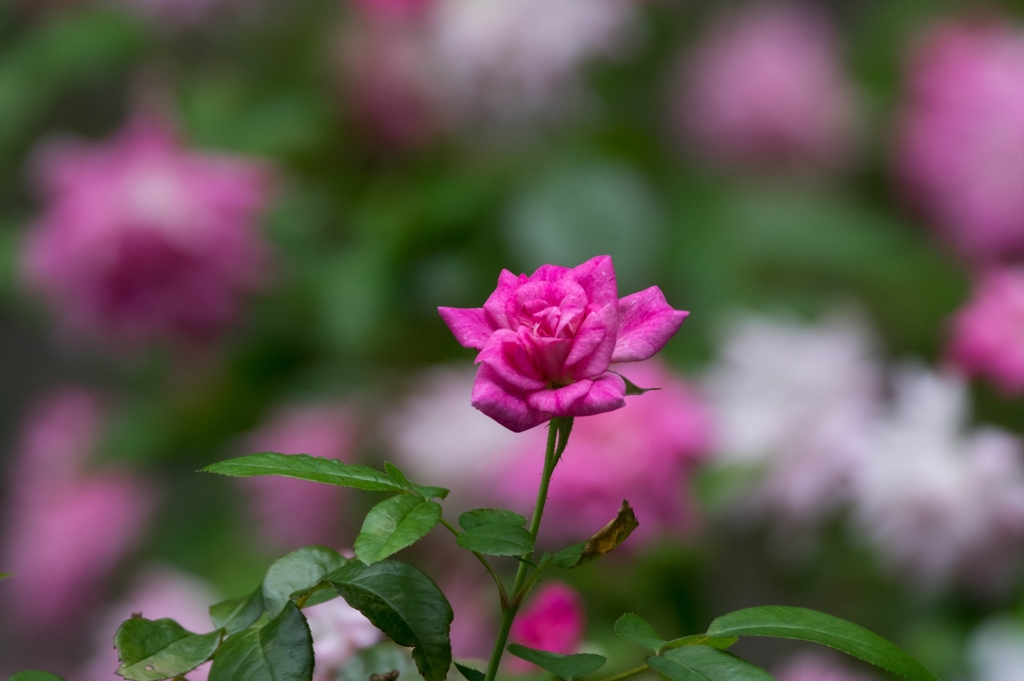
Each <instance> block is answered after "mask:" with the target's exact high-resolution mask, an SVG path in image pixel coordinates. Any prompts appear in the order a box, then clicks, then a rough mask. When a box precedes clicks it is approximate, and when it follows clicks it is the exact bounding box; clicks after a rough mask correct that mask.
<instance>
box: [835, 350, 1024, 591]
mask: <svg viewBox="0 0 1024 681" xmlns="http://www.w3.org/2000/svg"><path fill="white" fill-rule="evenodd" d="M894 390H895V402H894V404H893V408H892V410H891V413H890V414H888V415H887V417H886V418H884V419H882V420H881V422H880V423H878V424H877V426H876V428H875V433H874V437H873V438H872V442H871V443H870V445H869V447H868V450H867V456H866V457H865V459H864V460H863V462H862V463H861V464H860V466H859V467H858V470H857V477H856V480H855V482H856V485H855V507H854V512H855V520H856V522H857V525H858V527H859V529H860V530H861V532H862V533H863V534H864V535H865V536H866V537H867V538H868V539H869V540H870V541H871V542H872V543H873V544H874V545H875V546H876V547H877V548H878V550H879V552H880V553H881V554H882V556H883V558H884V560H885V562H886V563H887V564H888V566H889V567H890V568H892V569H893V570H894V571H895V572H898V573H900V574H902V575H904V576H906V577H907V578H908V579H911V580H913V584H914V585H915V586H918V587H921V588H923V589H941V588H945V587H948V586H951V585H953V584H954V583H961V584H964V585H966V586H968V587H971V589H972V590H974V591H977V592H979V593H981V594H983V595H998V594H1000V593H1004V592H1005V591H1006V589H1008V588H1010V587H1012V585H1013V583H1014V581H1015V580H1016V579H1017V578H1018V575H1019V572H1018V569H1019V567H1020V566H1021V564H1022V563H1021V559H1022V558H1024V442H1022V441H1021V440H1020V438H1018V437H1015V436H1013V435H1012V434H1010V433H1008V432H1005V431H1002V430H999V429H997V428H993V427H987V428H983V429H978V430H975V431H968V430H966V428H965V424H966V422H967V417H968V411H969V405H968V393H967V390H966V386H965V385H964V384H963V382H962V381H961V380H959V379H958V378H957V377H955V376H950V375H937V374H933V373H931V372H929V371H926V370H923V369H920V368H914V367H907V368H904V369H902V370H901V371H900V372H898V373H897V375H896V378H895V380H894Z"/></svg>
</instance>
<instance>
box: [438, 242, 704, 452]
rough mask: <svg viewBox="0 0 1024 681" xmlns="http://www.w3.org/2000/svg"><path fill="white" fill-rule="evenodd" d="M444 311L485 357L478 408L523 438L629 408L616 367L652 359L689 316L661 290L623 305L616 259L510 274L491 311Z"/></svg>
mask: <svg viewBox="0 0 1024 681" xmlns="http://www.w3.org/2000/svg"><path fill="white" fill-rule="evenodd" d="M438 312H440V314H441V317H442V319H444V321H445V323H446V324H448V327H449V328H450V329H451V331H452V333H453V334H454V335H455V338H456V339H457V340H458V341H459V343H461V344H462V346H463V347H467V348H474V349H476V350H479V351H480V353H479V354H478V355H477V358H476V363H477V364H479V365H480V369H479V371H478V372H477V377H476V383H475V384H474V385H473V395H472V404H473V406H474V407H476V408H477V409H479V410H480V411H482V412H483V413H485V414H487V415H488V416H490V417H491V418H493V419H494V420H495V421H497V422H498V423H500V424H501V425H503V426H505V427H506V428H508V429H509V430H513V431H515V432H521V431H524V430H528V429H530V428H533V427H534V426H537V425H540V424H541V423H544V422H545V421H549V420H551V419H552V418H555V417H563V416H588V415H592V414H600V413H603V412H606V411H612V410H615V409H620V408H622V407H624V406H626V399H625V397H626V384H625V382H624V381H623V380H622V377H621V376H619V375H618V374H617V373H614V372H611V371H609V370H608V366H609V365H610V363H611V362H638V361H640V360H644V359H648V358H649V357H652V356H653V355H654V354H655V353H657V352H658V351H659V350H661V348H662V347H664V345H665V343H667V342H668V341H669V339H670V338H672V336H673V335H675V333H676V331H678V330H679V327H680V326H681V325H682V323H683V320H684V319H685V318H686V315H687V314H689V313H688V312H683V311H680V310H674V309H672V307H671V306H670V305H669V304H668V302H667V301H666V300H665V296H664V294H662V292H661V290H660V289H659V288H658V287H657V286H652V287H651V288H649V289H646V290H644V291H640V292H639V293H634V294H632V295H629V296H626V297H624V298H621V299H620V298H619V294H618V287H617V286H616V283H615V269H614V267H613V266H612V259H611V257H609V256H607V255H601V256H597V257H594V258H591V259H590V260H588V261H587V262H585V263H583V264H582V265H578V266H577V267H575V268H572V269H570V268H567V267H559V266H557V265H542V266H541V267H540V268H538V269H537V271H536V272H534V273H533V274H532V275H531V276H529V277H527V276H526V275H525V274H521V275H519V276H518V277H517V276H516V275H514V274H512V273H511V272H509V271H508V270H502V271H501V274H500V275H499V277H498V288H497V289H495V291H494V293H492V294H491V295H490V297H489V298H488V299H487V301H486V302H485V303H484V306H483V307H479V308H453V307H441V308H438Z"/></svg>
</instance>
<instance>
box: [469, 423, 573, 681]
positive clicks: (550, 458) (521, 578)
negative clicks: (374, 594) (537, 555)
mask: <svg viewBox="0 0 1024 681" xmlns="http://www.w3.org/2000/svg"><path fill="white" fill-rule="evenodd" d="M559 425H560V420H559V419H553V420H552V421H551V424H550V425H549V426H548V446H547V449H546V450H545V452H544V474H543V475H542V476H541V479H540V489H538V490H537V503H536V504H535V505H534V508H533V517H532V518H530V537H532V538H533V540H534V541H536V540H537V531H538V530H539V529H540V519H541V516H543V515H544V505H545V504H546V503H547V500H548V486H549V485H550V484H551V474H552V473H553V472H554V470H555V463H557V457H556V449H555V445H556V444H558V431H559ZM564 449H565V443H564V442H563V443H562V446H561V447H560V450H559V451H561V450H564ZM528 557H529V556H524V558H528ZM529 569H530V566H529V565H527V564H526V563H525V562H522V561H520V563H519V569H518V570H517V571H516V579H515V582H513V584H512V593H513V594H517V597H516V598H515V599H514V600H513V601H512V602H511V603H509V604H508V605H507V606H506V607H505V609H504V610H503V611H502V613H501V628H500V629H499V630H498V639H497V640H496V641H495V642H494V649H493V650H492V651H491V661H490V662H489V663H488V665H487V676H486V677H485V679H484V681H494V679H495V677H496V676H497V675H498V665H500V664H501V656H502V655H503V654H504V652H505V644H506V643H508V634H509V632H510V631H511V630H512V622H513V620H515V618H516V612H518V610H519V605H520V603H521V597H522V595H523V594H522V593H521V591H522V588H523V585H524V584H525V583H526V576H527V572H528V571H529Z"/></svg>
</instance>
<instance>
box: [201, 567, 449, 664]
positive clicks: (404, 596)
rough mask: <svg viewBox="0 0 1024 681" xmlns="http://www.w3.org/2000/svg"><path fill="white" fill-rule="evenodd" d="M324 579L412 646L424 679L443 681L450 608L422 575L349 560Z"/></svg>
mask: <svg viewBox="0 0 1024 681" xmlns="http://www.w3.org/2000/svg"><path fill="white" fill-rule="evenodd" d="M325 580H326V581H327V582H328V583H330V584H331V585H332V586H333V587H334V588H336V589H337V590H338V593H340V594H341V596H342V598H344V599H345V600H346V601H348V604H349V605H351V606H352V607H353V608H355V609H356V610H358V611H359V612H361V613H363V614H364V615H366V617H367V619H369V620H370V621H371V622H372V623H373V624H374V625H375V626H376V627H377V628H378V629H380V630H381V631H383V632H384V633H385V634H387V636H388V638H390V639H391V640H392V641H394V642H395V643H397V644H399V645H402V646H412V648H413V651H412V657H413V659H414V660H415V661H416V667H417V668H418V669H419V670H420V674H422V675H423V678H424V679H426V681H444V678H445V676H446V675H447V674H448V668H449V667H451V664H452V646H451V640H450V639H449V629H450V628H451V624H452V618H453V614H452V607H451V605H449V604H448V600H447V599H446V598H445V597H444V594H443V593H441V590H440V589H438V588H437V585H436V584H434V582H433V581H432V580H431V579H430V577H427V576H426V575H425V574H423V573H422V572H420V571H419V570H417V569H416V568H414V567H412V566H411V565H406V564H405V563H399V562H397V561H393V560H382V561H380V562H379V563H374V564H373V565H363V564H362V563H359V562H356V561H349V562H348V563H347V564H346V565H344V566H343V567H341V568H339V569H338V570H335V571H334V572H332V573H331V574H329V575H327V577H326V578H325ZM211 681H215V680H211Z"/></svg>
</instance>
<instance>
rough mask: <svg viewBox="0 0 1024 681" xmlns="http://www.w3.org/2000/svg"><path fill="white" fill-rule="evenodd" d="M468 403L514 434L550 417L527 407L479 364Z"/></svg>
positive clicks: (486, 367)
mask: <svg viewBox="0 0 1024 681" xmlns="http://www.w3.org/2000/svg"><path fill="white" fill-rule="evenodd" d="M470 403H471V404H472V405H473V406H474V407H476V408H477V409H479V410H480V411H481V412H483V413H484V414H486V415H487V416H490V417H491V418H492V419H494V420H495V421H497V422H498V423H500V424H501V425H503V426H505V427H506V428H508V429H509V430H511V431H513V432H516V433H521V432H523V431H524V430H529V429H530V428H533V427H534V426H537V425H540V424H541V423H544V422H545V421H548V420H550V418H551V417H550V416H547V415H545V414H542V413H540V412H539V411H537V410H536V409H533V408H532V407H530V406H529V405H528V404H527V403H526V400H525V399H524V396H523V393H521V392H519V391H517V390H515V389H512V388H510V387H509V386H508V385H507V384H506V383H505V382H504V381H502V380H501V377H500V376H498V375H497V374H496V373H495V372H494V370H493V369H492V368H491V367H490V365H488V364H481V365H480V370H479V371H478V372H477V374H476V381H475V382H474V383H473V395H472V397H471V399H470Z"/></svg>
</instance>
